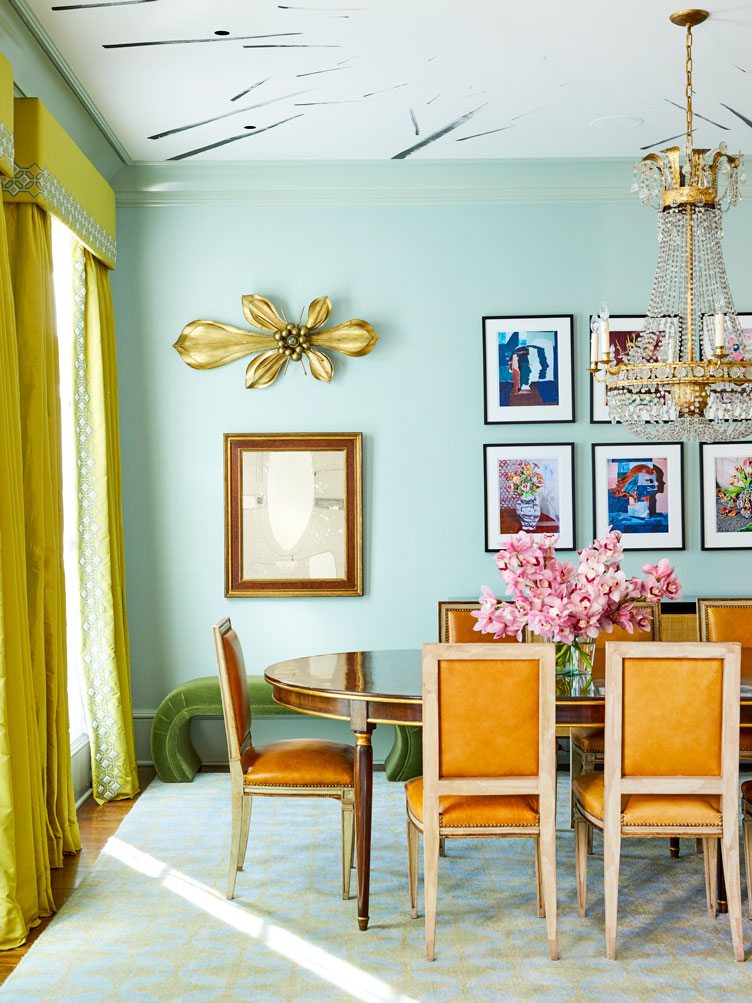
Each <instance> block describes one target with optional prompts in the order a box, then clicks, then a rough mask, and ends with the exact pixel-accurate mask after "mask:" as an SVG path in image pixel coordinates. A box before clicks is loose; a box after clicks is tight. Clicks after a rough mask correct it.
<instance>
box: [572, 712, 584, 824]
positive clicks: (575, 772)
mask: <svg viewBox="0 0 752 1003" xmlns="http://www.w3.org/2000/svg"><path fill="white" fill-rule="evenodd" d="M573 735H574V731H573V729H571V728H570V730H569V782H570V786H569V828H570V829H574V778H575V777H579V775H580V774H581V773H582V755H581V753H580V751H579V749H577V748H576V747H575V744H574V741H573Z"/></svg>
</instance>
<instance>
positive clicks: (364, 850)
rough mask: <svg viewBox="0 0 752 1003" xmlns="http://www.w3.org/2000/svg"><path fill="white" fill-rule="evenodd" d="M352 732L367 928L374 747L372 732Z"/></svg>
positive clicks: (362, 913) (363, 924)
mask: <svg viewBox="0 0 752 1003" xmlns="http://www.w3.org/2000/svg"><path fill="white" fill-rule="evenodd" d="M366 727H367V730H366V731H356V732H355V842H356V852H357V858H358V926H359V927H360V929H361V930H367V929H368V897H369V891H370V884H371V806H372V802H373V748H372V746H371V732H372V731H373V725H367V726H366Z"/></svg>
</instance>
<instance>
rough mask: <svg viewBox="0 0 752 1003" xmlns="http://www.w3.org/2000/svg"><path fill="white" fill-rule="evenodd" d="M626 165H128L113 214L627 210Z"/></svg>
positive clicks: (552, 162)
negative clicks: (280, 209) (186, 209)
mask: <svg viewBox="0 0 752 1003" xmlns="http://www.w3.org/2000/svg"><path fill="white" fill-rule="evenodd" d="M632 166H633V161H632V160H624V159H608V160H606V159H604V160H563V159H537V160H472V161H468V160H463V161H459V160H413V161H410V160H408V161H404V160H403V161H393V160H385V161H370V160H361V161H279V162H276V161H275V162H272V161H256V162H253V161H250V162H246V163H239V162H234V161H233V162H207V161H201V162H196V163H180V164H172V163H161V162H160V163H147V162H137V163H134V164H132V165H130V166H128V167H125V168H123V169H122V170H121V171H120V172H119V173H118V174H117V175H116V176H115V178H114V181H113V187H114V188H115V193H116V197H117V204H118V206H120V207H123V208H125V207H129V206H150V207H154V206H208V205H210V206H215V207H216V206H218V205H226V206H264V205H267V206H268V205H285V206H296V205H340V206H341V205H351V206H354V205H448V204H458V205H488V204H504V205H533V204H544V205H554V204H556V205H585V204H602V203H625V204H626V203H633V202H634V196H633V195H631V194H630V185H631V183H632Z"/></svg>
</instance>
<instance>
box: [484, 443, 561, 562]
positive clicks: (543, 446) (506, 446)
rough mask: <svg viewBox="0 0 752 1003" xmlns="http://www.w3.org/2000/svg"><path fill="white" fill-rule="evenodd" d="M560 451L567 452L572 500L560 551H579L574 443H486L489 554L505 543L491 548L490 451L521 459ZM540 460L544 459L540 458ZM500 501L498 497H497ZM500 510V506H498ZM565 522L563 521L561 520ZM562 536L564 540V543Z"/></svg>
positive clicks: (485, 517) (485, 485)
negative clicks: (512, 455) (527, 455)
mask: <svg viewBox="0 0 752 1003" xmlns="http://www.w3.org/2000/svg"><path fill="white" fill-rule="evenodd" d="M550 449H559V450H567V451H568V452H567V454H566V455H567V458H568V461H569V470H570V474H571V476H570V486H569V491H568V492H567V494H566V497H567V499H568V500H569V499H571V515H570V520H569V524H568V529H569V533H568V534H562V533H561V526H560V532H559V534H558V535H559V540H560V542H559V544H558V546H559V549H561V550H576V549H577V518H576V513H577V507H576V497H575V483H576V477H575V462H576V451H575V443H574V442H534V443H532V442H531V443H527V442H521V443H510V442H506V443H497V442H494V443H485V444H484V446H483V517H484V518H483V522H484V544H485V550H486V553H487V554H495V553H497V552H498V551H499V549H500V547H501V546H503V544H504V542H505V541H502V542H500V543H499V544H498V545H494V546H490V533H489V517H490V506H489V493H490V492H489V483H488V454H489V450H509V451H510V452H512V453H517V454H519V456H520V459H524V458H525V453H526V452H529V451H531V450H532V451H533V452H535V451H541V450H550ZM529 458H530V459H533V460H534V459H535V457H534V456H529ZM539 458H542V457H540V456H539ZM496 497H497V499H498V495H496ZM561 497H562V498H563V497H564V492H563V490H562V493H561ZM496 507H497V509H498V505H497V506H496ZM561 521H562V522H563V520H561ZM502 535H505V536H512V535H513V534H512V533H509V534H499V536H502ZM562 536H564V540H563V542H562Z"/></svg>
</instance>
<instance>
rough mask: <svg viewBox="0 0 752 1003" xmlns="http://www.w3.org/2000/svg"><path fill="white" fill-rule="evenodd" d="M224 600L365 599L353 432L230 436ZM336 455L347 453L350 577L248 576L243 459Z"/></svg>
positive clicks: (358, 454)
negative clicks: (251, 455) (259, 454)
mask: <svg viewBox="0 0 752 1003" xmlns="http://www.w3.org/2000/svg"><path fill="white" fill-rule="evenodd" d="M224 439H225V595H226V596H227V597H228V598H233V597H243V596H257V597H259V596H269V597H280V596H361V595H363V507H362V453H363V449H362V442H363V436H362V434H361V433H360V432H352V433H335V434H330V433H327V432H324V433H320V434H317V433H310V432H301V433H289V432H285V433H281V434H273V433H232V432H228V433H226V434H225V437H224ZM270 450H280V451H288V450H289V451H312V450H322V451H332V450H342V451H343V452H344V454H345V576H344V578H287V579H285V578H273V579H247V578H244V577H243V551H242V540H243V534H242V501H241V499H242V477H241V469H242V462H243V454H244V453H246V452H249V451H267V452H268V451H270Z"/></svg>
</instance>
